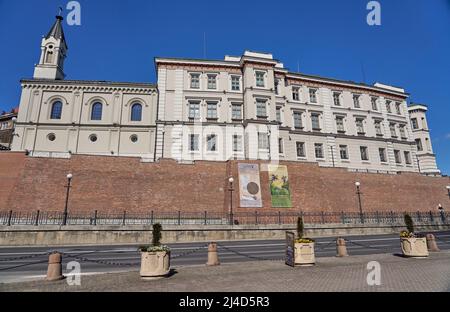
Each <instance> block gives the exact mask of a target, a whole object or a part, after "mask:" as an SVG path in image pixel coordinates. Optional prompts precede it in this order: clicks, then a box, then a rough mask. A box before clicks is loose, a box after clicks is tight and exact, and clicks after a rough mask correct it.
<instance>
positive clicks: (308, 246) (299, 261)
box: [294, 243, 316, 265]
mask: <svg viewBox="0 0 450 312" xmlns="http://www.w3.org/2000/svg"><path fill="white" fill-rule="evenodd" d="M294 255H295V256H294V257H295V265H313V264H314V263H316V257H315V256H314V243H295V253H294Z"/></svg>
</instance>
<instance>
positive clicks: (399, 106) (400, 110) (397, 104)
mask: <svg viewBox="0 0 450 312" xmlns="http://www.w3.org/2000/svg"><path fill="white" fill-rule="evenodd" d="M401 105H402V104H401V103H400V102H395V111H396V112H397V115H401V114H402V109H401Z"/></svg>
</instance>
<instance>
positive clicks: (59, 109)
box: [50, 101, 62, 119]
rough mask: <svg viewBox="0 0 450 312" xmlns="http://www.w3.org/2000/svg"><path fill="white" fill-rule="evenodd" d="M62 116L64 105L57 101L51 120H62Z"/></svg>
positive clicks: (53, 107)
mask: <svg viewBox="0 0 450 312" xmlns="http://www.w3.org/2000/svg"><path fill="white" fill-rule="evenodd" d="M61 114H62V103H61V101H56V102H54V103H53V105H52V111H51V114H50V119H61Z"/></svg>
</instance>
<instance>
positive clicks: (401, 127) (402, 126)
mask: <svg viewBox="0 0 450 312" xmlns="http://www.w3.org/2000/svg"><path fill="white" fill-rule="evenodd" d="M398 129H399V130H400V137H401V138H402V139H406V131H405V126H404V125H401V126H399V127H398Z"/></svg>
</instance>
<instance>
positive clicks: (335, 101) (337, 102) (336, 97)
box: [333, 92, 341, 106]
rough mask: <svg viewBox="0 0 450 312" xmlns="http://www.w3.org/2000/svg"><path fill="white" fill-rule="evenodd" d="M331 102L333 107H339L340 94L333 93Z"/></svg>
mask: <svg viewBox="0 0 450 312" xmlns="http://www.w3.org/2000/svg"><path fill="white" fill-rule="evenodd" d="M333 102H334V105H335V106H341V93H340V92H333Z"/></svg>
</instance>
